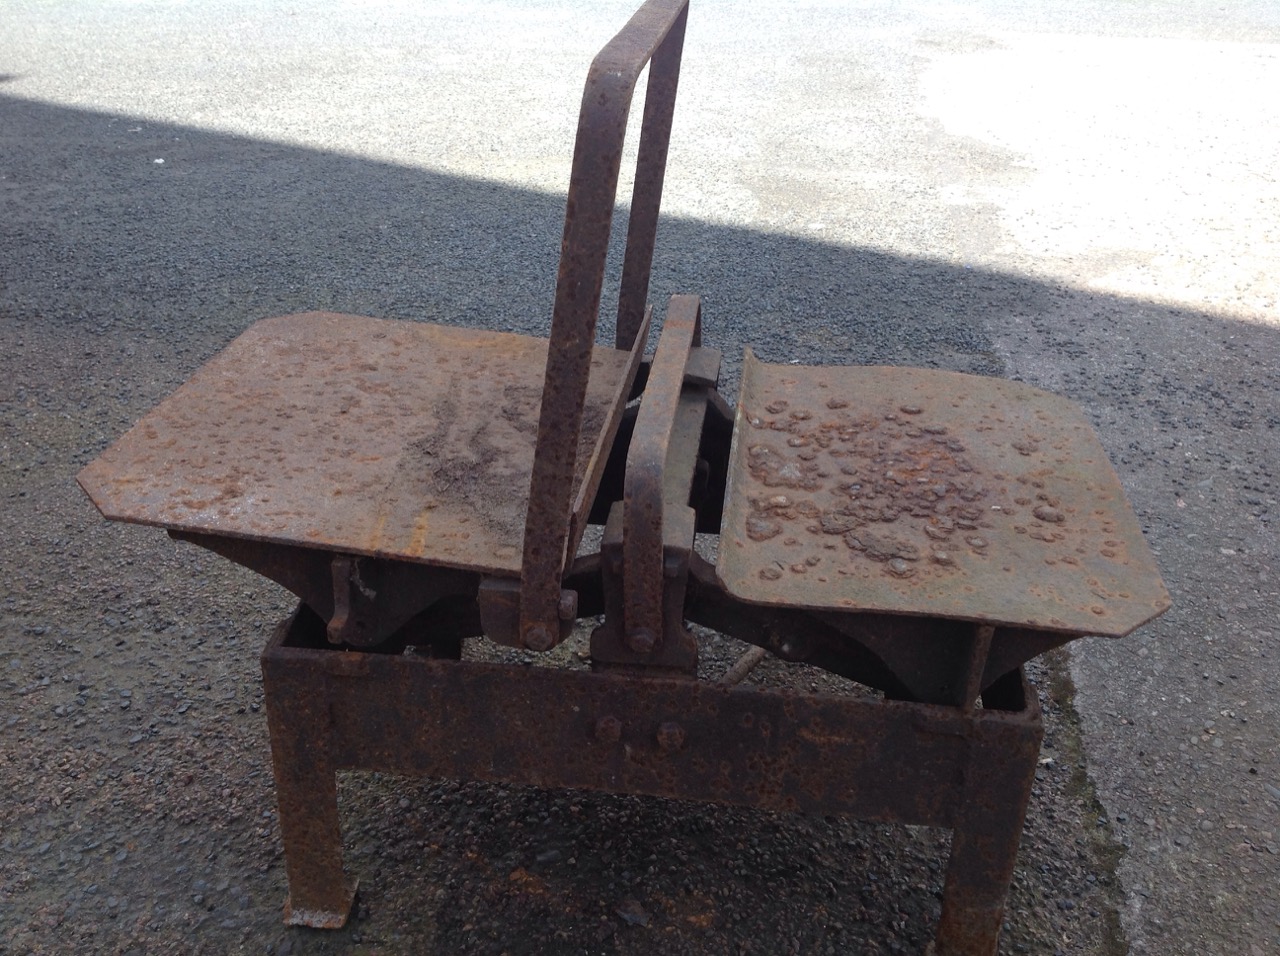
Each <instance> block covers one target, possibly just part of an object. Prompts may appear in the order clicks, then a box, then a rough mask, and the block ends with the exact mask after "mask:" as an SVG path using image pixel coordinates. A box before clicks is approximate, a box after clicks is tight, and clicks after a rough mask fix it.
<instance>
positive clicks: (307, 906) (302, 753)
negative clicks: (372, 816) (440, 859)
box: [264, 668, 356, 929]
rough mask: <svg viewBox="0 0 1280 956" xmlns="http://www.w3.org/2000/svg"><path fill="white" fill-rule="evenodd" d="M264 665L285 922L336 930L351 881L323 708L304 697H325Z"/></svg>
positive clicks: (349, 900)
mask: <svg viewBox="0 0 1280 956" xmlns="http://www.w3.org/2000/svg"><path fill="white" fill-rule="evenodd" d="M264 670H265V671H267V673H266V674H265V675H264V676H265V677H266V680H265V685H266V706H267V724H268V727H269V728H270V732H271V760H272V766H273V769H274V772H275V782H276V796H277V800H278V801H279V806H280V831H281V836H282V838H283V842H284V857H285V868H286V871H287V873H288V877H289V898H288V900H287V901H286V902H285V906H284V921H285V923H287V924H289V925H290V926H310V927H314V928H317V929H337V928H339V927H341V926H343V925H344V924H345V923H346V922H347V918H348V916H350V914H351V907H352V904H353V903H354V902H355V894H356V882H355V881H354V880H351V879H349V878H348V877H347V876H346V874H345V873H344V872H343V869H342V833H341V830H340V828H339V822H338V783H337V776H336V774H335V770H334V766H333V761H332V759H331V757H330V754H329V740H328V737H329V734H328V728H327V726H326V719H327V714H324V713H322V714H319V715H317V714H316V713H315V712H314V711H313V710H311V709H310V708H308V707H306V706H305V704H304V703H303V702H305V701H308V700H309V699H310V700H314V699H315V698H316V697H320V698H323V696H324V695H323V694H314V693H311V694H308V693H306V688H305V687H304V686H303V684H304V683H305V682H303V681H293V680H290V679H289V678H288V676H284V675H280V674H278V673H274V674H273V673H271V671H272V670H274V668H264ZM311 690H312V692H314V690H315V688H314V687H313V688H311ZM300 704H301V705H302V706H296V705H300ZM326 709H327V708H326Z"/></svg>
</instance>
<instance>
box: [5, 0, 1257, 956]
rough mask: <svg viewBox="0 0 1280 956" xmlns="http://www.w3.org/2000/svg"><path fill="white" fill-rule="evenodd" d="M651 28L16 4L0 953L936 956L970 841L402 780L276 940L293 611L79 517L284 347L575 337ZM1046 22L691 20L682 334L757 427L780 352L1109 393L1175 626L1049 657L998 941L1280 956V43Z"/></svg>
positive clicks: (885, 10)
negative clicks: (600, 206) (278, 782)
mask: <svg viewBox="0 0 1280 956" xmlns="http://www.w3.org/2000/svg"><path fill="white" fill-rule="evenodd" d="M695 3H697V0H695ZM628 6H629V3H612V2H610V3H601V4H596V5H592V6H591V7H590V8H589V9H586V8H585V5H582V6H581V7H580V6H579V5H574V4H569V3H562V4H556V5H548V6H541V5H534V4H523V3H516V2H506V3H498V2H494V3H484V4H477V5H475V6H474V7H471V8H468V9H467V11H466V12H465V15H463V12H462V11H461V8H458V9H453V8H443V9H441V10H439V11H435V12H433V13H432V14H431V15H427V14H424V13H422V12H420V11H417V10H416V9H415V8H414V7H413V5H404V4H396V3H390V2H387V3H368V4H362V5H345V6H342V5H337V4H322V3H316V4H302V3H299V4H284V3H279V4H277V3H239V2H229V0H219V2H216V3H208V4H201V5H199V6H187V5H183V4H170V5H160V4H155V5H150V4H124V3H120V4H116V3H103V4H100V5H95V6H93V7H92V8H88V7H87V6H86V5H83V4H76V3H71V2H47V3H46V2H41V3H34V2H30V3H28V2H20V0H19V2H14V3H11V4H8V5H7V6H6V17H7V18H8V23H7V29H6V31H5V34H4V36H3V37H0V117H2V120H0V197H3V198H0V262H2V263H3V267H2V268H3V272H2V274H0V280H2V284H0V495H3V496H4V502H5V508H4V510H3V512H2V513H0V541H3V542H4V543H3V546H2V547H0V580H3V581H4V585H3V587H0V634H2V635H3V638H4V642H3V645H2V646H3V648H4V650H3V654H0V689H2V690H0V699H3V701H4V705H3V708H2V709H0V720H3V721H4V723H5V730H6V733H5V738H4V746H3V748H2V749H0V787H2V789H0V792H3V793H4V794H6V796H5V798H4V799H3V800H0V952H6V953H8V952H12V953H15V954H25V953H70V952H76V953H139V954H142V953H171V952H172V953H179V952H181V953H191V952H197V953H237V952H250V953H273V954H277V956H281V954H285V953H296V954H302V953H337V952H341V953H387V954H391V953H417V952H423V951H425V950H427V949H428V948H429V947H434V948H435V951H438V952H458V953H503V952H509V953H596V952H601V953H610V952H616V953H641V952H643V953H684V952H690V953H704V952H707V953H718V952H735V953H737V952H742V953H747V952H752V953H762V954H773V953H785V952H802V953H824V952H838V953H845V952H867V953H898V952H903V953H914V952H918V951H919V950H920V949H921V947H922V946H923V943H924V942H925V940H926V939H927V938H928V933H929V930H930V928H931V926H932V923H933V921H934V920H935V919H936V916H937V907H938V898H937V896H938V891H939V888H940V881H941V869H942V866H943V865H945V860H946V839H947V837H946V834H945V833H943V832H936V831H931V830H923V829H921V830H914V829H909V828H902V827H881V826H868V825H863V824H858V823H855V822H849V821H841V820H824V819H808V818H800V817H786V818H784V817H774V816H770V815H766V814H759V813H749V812H744V811H736V810H733V811H730V810H723V809H713V808H706V807H700V806H686V805H681V804H674V803H669V802H661V801H654V800H648V799H627V798H612V797H600V796H593V795H583V794H566V793H544V792H540V791H532V790H518V789H503V788H493V787H479V786H459V785H456V784H451V783H443V782H434V781H420V780H404V779H397V778H390V777H383V776H377V775H350V776H344V777H343V778H342V780H341V787H340V794H341V803H342V810H343V816H344V823H345V830H344V832H345V837H346V852H347V857H348V861H349V863H350V865H351V866H352V868H353V869H354V870H355V871H356V872H357V873H358V874H359V875H360V877H361V879H362V897H361V904H360V909H359V913H358V916H357V919H356V920H354V921H353V922H352V924H351V925H350V926H349V927H348V928H347V929H346V930H343V931H340V932H335V933H316V932H311V931H305V930H287V929H285V928H284V927H283V926H282V925H281V923H280V905H281V903H282V902H283V896H284V871H283V866H282V861H281V858H280V851H279V834H278V828H277V825H276V820H275V815H274V803H273V801H274V796H273V791H272V786H271V778H270V763H269V758H268V749H267V744H266V728H265V719H264V716H263V713H262V710H261V684H260V678H259V675H258V666H257V656H258V653H259V652H260V649H261V646H262V644H263V642H264V641H265V639H266V636H267V635H268V634H269V632H270V630H271V628H272V627H273V626H274V624H275V622H276V621H278V620H279V619H280V618H281V617H282V616H283V615H284V614H286V613H287V611H288V609H289V605H290V602H289V601H288V600H287V596H286V595H285V594H283V592H281V591H279V590H278V589H276V588H274V587H273V586H271V585H268V584H264V583H263V582H261V581H259V580H258V579H256V578H254V577H253V576H251V575H249V574H247V573H244V572H241V571H239V570H237V569H236V568H234V567H230V566H228V565H227V564H225V563H224V562H222V561H220V560H218V559H215V558H213V557H212V556H207V555H205V554H203V553H201V552H199V551H197V550H196V549H194V548H190V547H186V546H180V545H177V544H174V543H171V542H170V541H168V539H166V538H165V537H164V536H163V535H161V534H160V533H158V532H155V531H150V530H146V529H136V528H125V527H118V526H108V525H105V524H104V523H103V522H101V520H100V519H99V518H98V517H97V515H96V513H95V512H94V510H93V509H92V506H91V505H89V504H88V502H87V501H86V500H85V499H84V498H83V496H82V495H81V494H80V493H79V491H78V489H77V488H76V487H75V484H74V480H73V477H74V475H75V473H76V472H77V471H78V470H79V468H80V467H81V466H82V465H83V464H85V463H86V462H87V461H89V460H90V459H91V458H92V457H93V456H94V455H96V454H97V452H98V451H100V450H101V449H102V448H103V447H104V446H105V444H106V443H107V442H109V441H110V440H111V439H113V438H114V437H116V436H117V435H119V434H120V433H121V432H122V431H123V430H124V429H125V428H126V427H127V426H128V425H129V424H131V423H132V422H133V421H134V420H136V419H137V418H138V417H139V416H140V415H141V414H143V413H144V412H145V411H146V410H148V409H149V408H150V407H151V406H152V405H153V404H154V403H155V402H157V401H158V400H159V399H161V398H162V397H163V396H164V395H166V394H167V393H168V392H169V391H171V390H172V389H173V388H174V387H175V386H176V385H177V384H178V383H179V382H181V381H182V380H183V379H184V378H185V377H186V376H187V375H189V374H190V372H191V371H193V370H194V369H195V368H197V367H198V366H199V365H200V364H201V363H202V362H203V361H205V360H206V359H207V358H208V357H209V356H210V355H212V354H214V353H215V352H216V351H217V350H218V349H219V348H221V347H222V346H223V345H225V344H226V342H228V341H229V340H230V339H231V338H232V337H234V335H236V334H237V333H238V332H240V331H242V330H243V329H244V328H245V327H247V325H248V324H249V323H251V322H252V321H254V320H255V319H257V318H260V317H263V316H267V315H272V314H280V313H285V312H290V311H297V310H302V309H310V308H325V309H335V310H340V311H346V312H354V313H362V314H371V315H380V316H385V317H394V318H406V319H415V320H429V321H441V322H449V323H455V324H460V325H469V326H478V327H491V328H504V329H516V330H521V331H531V332H540V331H544V330H545V328H546V321H547V314H548V312H549V302H550V299H551V283H552V278H553V276H554V270H555V257H556V253H557V251H558V242H559V230H560V221H561V216H562V214H563V210H562V203H563V199H562V195H561V194H560V193H559V192H558V191H559V190H562V189H563V187H564V183H565V181H566V180H567V166H568V155H569V145H568V144H569V142H570V137H571V132H572V119H573V115H574V111H575V109H576V102H575V101H576V98H577V96H578V90H579V89H580V86H579V84H580V82H581V76H582V74H583V71H584V70H585V64H586V62H587V61H588V60H589V58H590V55H591V53H592V52H593V51H594V49H595V48H596V47H598V46H599V45H600V43H601V42H602V41H603V40H604V39H605V38H607V37H608V36H609V35H610V32H611V30H612V28H614V27H615V26H616V25H617V24H618V23H620V22H621V21H622V19H623V18H624V17H625V12H624V11H625V9H626V8H627V7H628ZM1021 6H1022V5H1008V4H1001V3H997V2H989V3H981V4H964V5H961V4H951V3H941V4H929V5H916V4H911V3H905V2H904V3H886V4H880V5H865V6H854V5H851V4H839V3H824V4H818V3H814V4H806V5H789V4H788V5H782V4H779V5H769V4H760V5H753V6H750V7H747V6H745V5H733V4H727V3H720V2H715V0H708V2H705V3H698V4H697V6H695V9H694V14H693V17H694V19H693V20H692V21H691V26H690V34H689V40H688V47H687V51H688V52H687V54H686V60H687V67H686V75H685V80H684V81H683V83H682V100H681V104H680V107H679V117H680V118H679V119H678V122H677V130H676V137H675V144H674V145H673V152H672V162H671V171H670V174H669V191H668V195H669V197H670V201H669V203H668V205H667V209H668V211H669V212H670V214H671V215H670V218H669V219H668V221H667V222H666V223H665V224H664V227H663V231H662V234H661V237H660V245H661V255H660V261H659V262H658V263H657V268H656V271H655V296H654V298H655V299H656V300H658V301H661V299H662V298H665V296H666V294H667V293H669V292H672V291H683V290H695V291H698V292H700V293H701V294H702V295H703V297H704V305H705V312H706V317H707V322H708V337H709V339H710V340H711V342H712V344H715V345H717V346H719V347H721V348H723V349H724V350H725V353H726V357H727V359H728V364H727V376H726V379H727V387H728V388H729V389H730V391H731V390H732V389H733V387H734V384H735V382H736V375H737V369H738V365H737V356H738V355H739V354H740V350H741V347H742V346H743V345H744V344H750V345H752V346H753V347H754V348H755V349H756V350H757V351H758V352H759V353H760V354H761V357H762V358H765V359H766V360H775V361H786V360H791V359H795V360H797V361H802V362H806V363H809V362H812V363H818V362H901V363H909V364H914V365H925V366H936V367H942V368H950V369H956V370H960V371H972V372H982V373H988V374H1000V375H1007V376H1012V377H1017V378H1023V379H1025V380H1028V381H1032V382H1034V383H1036V384H1041V385H1044V386H1046V387H1050V388H1054V389H1055V390H1058V391H1061V392H1063V393H1065V394H1068V395H1070V396H1072V397H1073V398H1075V399H1077V400H1078V401H1080V402H1082V403H1083V404H1084V405H1085V407H1086V408H1087V409H1088V411H1089V413H1090V415H1091V417H1092V419H1093V421H1094V423H1095V425H1096V426H1097V427H1098V429H1099V431H1100V434H1101V435H1102V438H1103V440H1104V443H1105V444H1106V445H1107V446H1108V448H1109V449H1110V451H1111V452H1112V455H1113V457H1114V459H1115V462H1116V465H1117V469H1118V470H1119V472H1120V474H1121V477H1122V480H1124V482H1125V484H1126V487H1127V488H1128V489H1129V491H1130V494H1131V498H1132V500H1133V503H1134V505H1135V508H1136V510H1137V512H1138V514H1139V516H1140V518H1141V519H1142V521H1143V523H1144V527H1145V528H1146V530H1147V533H1148V535H1149V537H1150V540H1151V542H1152V544H1153V546H1154V547H1155V548H1156V550H1157V551H1158V552H1159V555H1160V560H1161V562H1162V565H1163V566H1164V569H1165V574H1166V578H1167V581H1168V583H1169V585H1170V590H1171V591H1172V592H1173V593H1174V596H1175V601H1176V607H1175V609H1174V610H1173V611H1172V612H1170V614H1169V615H1167V616H1166V617H1165V618H1164V619H1163V620H1162V621H1161V622H1157V623H1156V624H1155V625H1152V626H1150V627H1148V628H1145V629H1143V630H1142V631H1141V632H1140V633H1139V634H1138V635H1136V636H1135V637H1134V638H1131V639H1129V640H1126V641H1120V642H1101V641H1085V642H1080V643H1077V644H1076V645H1073V648H1072V650H1071V653H1070V656H1069V657H1068V655H1067V654H1059V655H1054V656H1051V657H1050V658H1048V659H1046V660H1044V661H1042V662H1040V664H1039V665H1037V667H1036V668H1035V670H1034V675H1033V676H1034V677H1035V679H1036V681H1037V684H1038V688H1039V692H1040V696H1041V700H1042V703H1043V705H1044V707H1045V710H1046V716H1047V721H1048V735H1047V739H1046V744H1045V750H1044V763H1043V765H1042V767H1041V771H1040V774H1039V779H1038V782H1037V788H1036V792H1035V795H1034V797H1033V801H1032V806H1031V809H1030V812H1029V818H1028V824H1027V831H1026V833H1025V835H1024V841H1023V851H1022V854H1021V858H1020V864H1019V869H1018V873H1017V875H1016V877H1015V882H1014V888H1013V891H1012V895H1011V897H1010V904H1009V914H1008V929H1007V932H1006V933H1005V934H1004V938H1003V940H1002V950H1001V951H1002V953H1006V954H1007V953H1021V952H1030V953H1044V954H1052V953H1058V952H1061V953H1064V954H1090V956H1104V954H1105V956H1111V954H1119V953H1124V952H1127V951H1132V952H1135V953H1137V952H1150V953H1160V954H1177V953H1222V954H1232V956H1234V954H1238V953H1245V954H1249V956H1261V954H1265V953H1269V952H1273V951H1276V949H1277V948H1280V912H1278V911H1277V903H1276V899H1275V896H1274V890H1273V888H1274V887H1275V886H1276V885H1277V883H1278V882H1280V846H1278V845H1280V839H1278V838H1277V835H1276V828H1277V827H1280V755H1278V754H1277V750H1276V744H1275V741H1276V740H1277V739H1280V716H1277V713H1276V709H1275V704H1274V701H1275V700H1277V698H1280V693H1277V692H1278V691H1280V687H1277V674H1276V668H1275V652H1274V647H1275V636H1276V632H1275V629H1274V618H1275V609H1276V603H1277V602H1276V585H1275V570H1274V563H1275V543H1274V531H1273V530H1272V526H1271V522H1272V520H1273V512H1274V507H1275V502H1276V494H1275V492H1276V487H1275V484H1274V482H1275V480H1276V478H1275V476H1274V475H1273V474H1272V470H1273V464H1272V463H1273V462H1274V461H1275V460H1276V445H1277V442H1276V437H1275V429H1276V427H1277V424H1278V423H1280V408H1277V399H1276V395H1277V388H1276V386H1277V378H1278V376H1280V371H1278V370H1277V363H1276V359H1275V355H1276V349H1275V347H1274V335H1275V325H1276V315H1275V279H1274V276H1273V273H1274V268H1273V266H1274V259H1275V242H1276V239H1275V237H1276V236H1277V235H1280V231H1278V230H1277V219H1280V211H1278V210H1277V206H1276V201H1275V197H1274V183H1275V180H1276V177H1277V176H1278V175H1280V171H1278V170H1277V169H1276V165H1275V159H1274V156H1275V153H1276V152H1277V151H1276V150H1275V149H1274V143H1268V141H1267V137H1266V136H1263V135H1259V132H1258V131H1259V130H1263V131H1266V130H1272V131H1274V129H1276V128H1278V126H1277V124H1276V122H1274V119H1275V117H1274V106H1273V105H1268V104H1266V103H1258V102H1257V99H1258V98H1257V95H1256V91H1257V90H1260V89H1268V88H1274V87H1273V84H1270V81H1271V80H1272V79H1273V78H1274V75H1275V70H1276V68H1275V66H1274V65H1273V64H1274V61H1275V56H1274V53H1273V52H1272V51H1273V49H1274V47H1273V45H1272V44H1274V41H1275V39H1276V38H1277V28H1276V24H1275V22H1274V11H1273V10H1270V9H1269V7H1268V5H1267V4H1261V3H1242V4H1239V5H1237V6H1236V7H1235V8H1233V10H1232V11H1231V14H1230V16H1226V15H1224V14H1222V13H1220V12H1219V11H1217V10H1216V5H1215V4H1201V3H1181V4H1168V3H1165V4H1153V5H1148V8H1149V9H1147V10H1146V14H1144V15H1141V16H1140V15H1138V14H1137V13H1136V12H1135V10H1136V8H1131V7H1130V6H1129V5H1125V4H1107V3H1101V2H1098V3H1091V4H1089V3H1086V4H1075V5H1071V6H1072V9H1071V10H1069V11H1068V10H1065V9H1064V8H1063V7H1064V5H1044V6H1043V7H1042V8H1037V10H1036V11H1035V12H1034V13H1027V12H1025V11H1022V12H1020V10H1019V9H1015V8H1020V7H1021ZM569 23H571V24H573V27H574V29H572V30H571V31H569V36H568V38H567V39H565V38H564V33H565V25H566V24H569ZM10 25H11V26H10ZM762 36H763V37H767V38H768V41H769V42H768V43H762V42H760V39H759V38H760V37H762ZM1010 77H1026V78H1028V79H1027V82H1011V81H1010ZM1269 84H1270V85H1269ZM1082 85H1085V92H1086V93H1087V94H1088V95H1084V96H1080V95H1078V94H1079V93H1080V88H1081V86H1082ZM1114 89H1120V90H1124V91H1126V95H1125V96H1123V97H1121V96H1113V95H1111V94H1110V92H1109V91H1110V90H1114ZM1170 91H1172V93H1171V92H1170ZM1082 102H1083V103H1085V104H1090V106H1089V107H1088V108H1086V107H1083V106H1081V105H1080V104H1081V103H1082ZM1169 103H1174V104H1176V107H1177V108H1174V107H1170V106H1168V105H1167V104H1169ZM1271 139H1274V136H1272V137H1271ZM1171 144H1176V146H1177V148H1171ZM161 160H163V162H161ZM1206 182H1212V185H1211V186H1205V185H1204V183H1206ZM580 647H581V641H579V643H578V644H576V645H574V646H571V647H568V648H567V649H566V652H565V654H564V655H563V660H561V661H560V663H561V664H562V665H563V666H580V662H578V660H577V657H576V653H575V652H576V651H577V650H578V649H579V648H580ZM736 650H737V648H735V647H733V646H731V645H730V643H729V642H724V641H722V640H721V639H719V638H716V637H714V636H712V635H707V636H706V640H705V652H704V666H705V667H706V668H707V669H708V670H709V672H712V673H714V672H716V671H717V670H720V669H723V668H726V667H728V665H729V663H730V662H731V661H732V659H733V658H734V656H735V654H736ZM469 653H476V654H481V653H487V652H486V651H485V650H484V649H483V648H474V649H472V650H471V651H469ZM752 679H753V680H760V681H762V682H769V683H771V684H783V685H786V684H793V685H797V686H802V687H807V686H810V685H811V684H817V685H819V686H823V687H825V686H829V684H828V681H827V679H826V678H825V677H824V676H823V675H821V674H819V673H815V672H811V671H808V670H806V669H804V668H799V667H795V666H784V665H782V664H781V663H777V662H770V663H768V664H767V665H765V666H763V667H762V668H761V669H760V670H759V671H758V672H757V673H756V674H755V675H753V677H752Z"/></svg>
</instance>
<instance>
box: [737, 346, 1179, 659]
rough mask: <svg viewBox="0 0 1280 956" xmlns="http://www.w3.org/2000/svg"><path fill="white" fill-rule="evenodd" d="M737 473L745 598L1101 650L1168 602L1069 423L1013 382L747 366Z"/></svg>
mask: <svg viewBox="0 0 1280 956" xmlns="http://www.w3.org/2000/svg"><path fill="white" fill-rule="evenodd" d="M731 467H732V468H733V476H732V480H731V483H730V497H729V502H728V504H727V507H726V524H725V533H724V534H723V536H722V540H721V547H720V555H721V556H720V563H719V572H720V574H721V576H722V578H723V580H724V581H725V583H726V585H727V586H728V587H729V589H730V591H732V592H733V593H734V594H735V595H736V596H738V597H739V598H742V599H744V600H748V601H752V602H757V603H765V604H779V605H787V604H789V605H793V606H795V605H799V606H804V607H814V608H842V609H850V610H852V609H860V610H877V611H891V612H900V613H908V614H928V615H935V616H939V617H953V618H963V619H970V620H979V621H988V620H990V621H993V622H998V623H1002V624H1016V625H1021V626H1026V627H1038V628H1048V629H1053V630H1070V631H1076V632H1079V633H1093V634H1097V633H1101V634H1112V635H1120V634H1125V633H1128V631H1130V630H1132V629H1133V628H1134V627H1137V626H1138V625H1139V624H1141V623H1143V622H1144V621H1146V620H1148V619H1150V618H1151V617H1154V616H1155V615H1156V614H1158V613H1159V612H1160V611H1161V610H1163V609H1164V608H1165V607H1166V606H1167V604H1168V595H1167V594H1166V593H1165V590H1164V587H1163V585H1162V584H1161V583H1160V578H1159V573H1158V571H1157V569H1156V567H1155V563H1154V560H1153V559H1152V557H1151V554H1150V552H1149V550H1148V549H1147V547H1146V544H1145V542H1144V541H1143V539H1142V535H1141V531H1140V530H1139V528H1138V526H1137V521H1136V520H1135V518H1134V517H1133V514H1132V513H1131V512H1130V510H1129V508H1128V505H1127V503H1126V501H1125V498H1124V492H1123V490H1122V489H1121V488H1120V484H1119V481H1118V480H1117V479H1116V476H1115V473H1114V471H1112V469H1111V466H1110V464H1109V463H1108V461H1107V459H1106V455H1105V452H1104V451H1103V450H1102V447H1101V446H1100V445H1099V443H1098V441H1097V438H1096V437H1095V436H1094V434H1093V432H1092V430H1091V429H1090V428H1089V426H1088V424H1087V423H1086V422H1085V421H1084V418H1083V416H1082V415H1081V414H1080V412H1079V410H1078V409H1076V408H1075V406H1074V405H1072V404H1071V403H1070V402H1068V401H1066V400H1065V399H1062V398H1059V397H1058V396H1055V395H1050V394H1049V393H1046V392H1042V391H1040V390H1038V389H1034V388H1031V387H1029V386H1026V385H1022V384H1020V383H1017V382H1008V381H1004V380H1001V379H991V378H982V377H978V376H972V375H959V374H956V373H951V372H938V371H927V370H921V369H901V368H804V367H797V366H793V365H779V366H770V365H765V364H763V363H761V362H757V361H756V360H755V359H754V357H753V356H751V354H750V353H749V352H748V355H747V361H746V365H745V369H744V374H743V385H742V395H741V399H740V407H739V412H738V420H737V425H736V428H735V434H734V451H733V463H732V466H731ZM812 567H821V569H822V575H821V576H818V575H804V571H805V570H807V569H808V568H812ZM784 570H789V571H790V572H791V573H783V571H784Z"/></svg>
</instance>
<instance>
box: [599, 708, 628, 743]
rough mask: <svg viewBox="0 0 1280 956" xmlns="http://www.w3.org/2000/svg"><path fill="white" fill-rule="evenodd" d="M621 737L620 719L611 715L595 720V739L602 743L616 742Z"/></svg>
mask: <svg viewBox="0 0 1280 956" xmlns="http://www.w3.org/2000/svg"><path fill="white" fill-rule="evenodd" d="M621 738H622V721H620V720H619V719H618V718H617V717H614V716H612V715H609V716H605V717H601V718H600V719H599V720H597V721H596V740H598V741H600V743H602V744H616V743H617V742H618V741H619V740H620V739H621Z"/></svg>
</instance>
